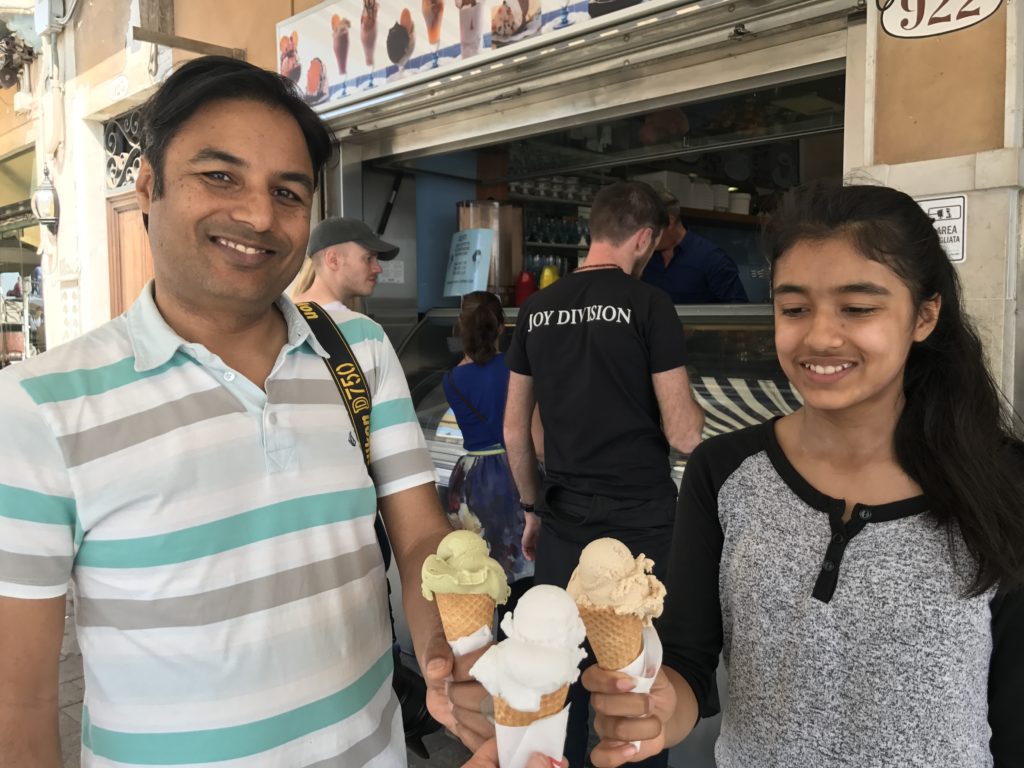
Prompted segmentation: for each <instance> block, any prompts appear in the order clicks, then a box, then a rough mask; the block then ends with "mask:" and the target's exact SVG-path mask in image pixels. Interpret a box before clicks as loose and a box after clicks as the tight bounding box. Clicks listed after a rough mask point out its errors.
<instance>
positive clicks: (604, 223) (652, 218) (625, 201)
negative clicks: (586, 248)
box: [590, 181, 668, 245]
mask: <svg viewBox="0 0 1024 768" xmlns="http://www.w3.org/2000/svg"><path fill="white" fill-rule="evenodd" d="M667 226H668V214H667V213H666V211H665V204H664V203H663V202H661V198H660V197H659V196H658V193H657V192H655V191H654V188H653V187H651V185H650V184H645V183H644V182H642V181H620V182H618V183H617V184H612V185H611V186H608V187H605V188H604V189H602V190H601V191H600V192H598V193H597V195H595V197H594V204H593V205H592V206H591V208H590V235H591V238H592V239H594V240H598V241H601V242H606V243H611V244H612V245H621V244H622V243H624V242H625V241H626V240H628V239H629V238H630V237H632V236H633V234H634V233H635V232H636V231H637V230H639V229H643V228H644V227H650V228H651V229H652V230H653V233H652V237H653V238H654V239H655V240H657V239H658V237H659V236H660V235H661V232H662V230H664V229H665V227H667Z"/></svg>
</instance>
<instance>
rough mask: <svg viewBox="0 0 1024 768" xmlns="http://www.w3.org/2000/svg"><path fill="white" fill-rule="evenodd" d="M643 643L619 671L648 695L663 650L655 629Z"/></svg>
mask: <svg viewBox="0 0 1024 768" xmlns="http://www.w3.org/2000/svg"><path fill="white" fill-rule="evenodd" d="M643 641H644V643H643V650H642V651H640V655H639V656H637V657H636V658H635V659H634V660H633V661H632V663H630V664H628V665H626V666H625V667H623V668H622V669H620V670H619V672H625V673H626V674H627V675H630V676H632V677H633V679H634V680H636V686H635V687H634V688H633V691H632V692H633V693H648V692H649V691H650V690H651V686H652V685H654V678H655V677H657V676H658V670H660V669H661V659H662V655H663V650H662V647H661V638H660V637H658V633H657V632H655V631H654V627H644V632H643ZM633 746H634V747H636V748H637V749H640V742H639V741H634V742H633ZM502 768H504V766H502Z"/></svg>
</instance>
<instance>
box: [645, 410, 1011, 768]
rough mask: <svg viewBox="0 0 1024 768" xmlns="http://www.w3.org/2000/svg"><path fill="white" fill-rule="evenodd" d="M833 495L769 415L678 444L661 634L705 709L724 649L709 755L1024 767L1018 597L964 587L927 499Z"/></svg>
mask: <svg viewBox="0 0 1024 768" xmlns="http://www.w3.org/2000/svg"><path fill="white" fill-rule="evenodd" d="M844 510H845V503H844V502H843V500H840V499H832V498H829V497H827V496H825V495H824V494H822V493H820V492H818V491H817V490H815V489H814V488H813V487H811V486H810V485H809V484H808V483H807V482H806V481H805V480H804V479H803V478H802V477H801V476H800V475H799V474H797V472H796V470H795V469H794V467H793V466H792V465H791V464H790V463H789V461H788V460H787V459H786V457H785V455H784V454H783V453H782V450H781V449H780V448H779V445H778V443H777V442H776V440H775V436H774V427H773V422H769V423H767V424H764V425H761V426H758V427H752V428H750V429H747V430H743V431H740V432H735V433H732V434H729V435H723V436H721V437H717V438H713V439H711V440H709V441H707V442H706V443H705V444H703V445H702V446H701V447H700V448H698V449H697V451H695V452H694V454H693V456H692V457H691V458H690V461H689V463H688V466H687V468H686V475H685V477H684V479H683V487H682V490H681V492H680V496H679V511H678V516H677V521H676V527H675V534H674V536H675V538H674V542H673V555H672V562H671V563H670V564H669V574H668V583H667V585H666V586H667V588H668V598H667V602H666V606H665V614H664V616H663V617H662V619H661V620H660V621H659V623H658V631H659V634H660V635H661V637H662V639H663V642H664V645H665V664H666V665H667V666H669V667H671V668H672V669H674V670H675V671H677V672H678V673H679V674H680V675H682V677H683V678H684V679H686V680H687V682H689V684H690V686H691V687H692V688H693V690H694V693H695V694H696V697H697V701H698V704H699V705H700V710H701V716H708V715H711V714H714V713H715V712H717V710H718V696H717V691H716V690H715V687H714V686H715V682H714V680H715V676H714V672H715V668H716V667H717V664H718V657H719V653H721V654H722V655H723V657H724V659H725V662H726V665H727V668H728V670H729V690H728V703H727V706H726V707H725V712H724V716H723V720H722V730H721V736H720V737H719V741H718V744H717V746H716V750H715V752H716V759H717V762H718V765H719V766H720V768H749V767H750V766H757V767H758V768H772V767H777V768H823V767H824V766H851V768H853V767H854V766H856V768H875V767H876V768H890V767H891V766H899V767H900V768H904V767H905V766H928V768H937V767H941V768H955V767H959V766H964V767H966V766H971V767H972V768H973V767H975V766H979V767H982V766H994V767H995V768H1009V767H1010V766H1024V595H1022V594H1021V592H1020V591H1019V590H1018V591H1016V592H1012V593H1005V592H1002V591H1000V592H996V591H995V590H993V591H992V592H990V593H988V594H985V595H982V596H979V597H973V598H968V597H963V595H964V594H965V588H966V586H967V584H968V583H969V581H970V576H971V574H972V563H971V561H970V558H969V556H968V555H967V554H966V552H964V551H962V550H963V549H964V548H963V546H962V544H961V543H957V542H954V545H953V546H952V547H951V545H950V540H949V537H948V536H947V534H946V531H945V529H944V528H942V527H940V526H938V525H937V524H936V522H935V520H934V519H933V518H932V517H931V516H930V515H929V514H928V503H927V499H925V498H924V497H919V498H914V499H907V500H903V501H898V502H894V503H892V504H885V505H881V506H865V505H862V504H858V505H857V506H856V507H855V508H854V514H853V518H852V519H851V520H850V521H849V522H847V523H843V522H842V516H843V512H844Z"/></svg>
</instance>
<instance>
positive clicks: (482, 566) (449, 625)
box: [421, 531, 510, 656]
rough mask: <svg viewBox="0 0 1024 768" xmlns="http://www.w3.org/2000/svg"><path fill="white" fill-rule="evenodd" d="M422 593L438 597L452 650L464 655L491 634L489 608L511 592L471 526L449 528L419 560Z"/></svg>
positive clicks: (476, 647) (491, 612)
mask: <svg viewBox="0 0 1024 768" xmlns="http://www.w3.org/2000/svg"><path fill="white" fill-rule="evenodd" d="M421 580H422V590H423V597H425V598H426V599H427V600H436V601H437V610H438V612H439V613H440V614H441V623H442V624H443V625H444V635H445V638H446V639H447V640H448V644H449V645H450V646H451V648H452V652H453V653H454V654H455V655H457V656H461V655H465V654H467V653H471V652H473V651H475V650H477V649H479V648H483V647H484V646H485V645H487V644H488V643H490V642H491V641H492V640H493V639H494V611H495V609H496V607H497V606H499V605H504V604H505V602H506V601H507V600H508V596H509V593H510V590H509V586H508V579H507V578H506V576H505V570H504V569H503V568H502V567H501V564H500V563H499V562H498V561H497V560H495V559H494V558H493V557H491V556H490V555H489V554H488V549H487V542H486V541H484V540H483V539H482V538H480V535H479V534H476V533H473V532H471V531H452V532H451V533H449V534H448V535H447V536H445V537H444V538H443V539H441V543H440V544H438V545H437V554H434V555H430V556H428V557H427V558H426V560H424V561H423V570H422V573H421Z"/></svg>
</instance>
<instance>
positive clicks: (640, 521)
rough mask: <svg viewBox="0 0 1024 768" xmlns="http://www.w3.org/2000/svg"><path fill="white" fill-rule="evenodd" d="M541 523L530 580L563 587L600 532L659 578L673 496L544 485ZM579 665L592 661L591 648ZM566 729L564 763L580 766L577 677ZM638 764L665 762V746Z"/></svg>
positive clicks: (581, 718)
mask: <svg viewBox="0 0 1024 768" xmlns="http://www.w3.org/2000/svg"><path fill="white" fill-rule="evenodd" d="M537 506H538V512H539V513H540V516H541V521H542V526H541V531H540V536H539V537H538V540H537V549H536V563H535V569H536V570H535V573H534V582H535V583H536V584H553V585H554V586H556V587H563V588H564V587H565V586H566V585H567V584H568V583H569V577H570V576H571V575H572V572H573V571H574V570H575V569H576V564H577V563H578V562H579V559H580V553H581V552H582V551H583V548H584V547H585V546H586V545H587V544H589V543H590V542H591V541H593V540H595V539H600V538H602V537H605V536H609V537H611V538H615V539H619V540H620V541H621V542H622V543H623V544H625V545H626V546H627V547H629V549H630V551H631V552H632V553H633V555H634V556H636V555H639V554H641V553H643V554H645V555H647V557H649V558H651V559H652V560H653V561H654V575H655V576H657V577H658V578H659V579H661V580H662V581H664V580H665V573H666V571H667V570H668V557H669V551H670V548H671V545H672V523H673V521H674V519H675V510H676V500H675V497H674V496H667V497H665V498H661V499H611V498H607V497H604V496H587V495H584V494H579V493H574V492H571V491H567V490H565V489H563V488H560V487H557V486H554V487H546V488H545V489H544V492H543V499H542V500H541V502H540V503H539V504H538V505H537ZM587 652H588V656H587V658H586V659H584V661H583V662H582V664H581V665H580V668H581V670H582V669H586V667H587V666H589V665H590V664H593V663H594V655H593V652H591V651H590V647H589V645H588V646H587ZM569 703H570V705H571V706H570V709H569V730H568V734H567V735H566V740H565V756H566V758H567V759H568V760H569V768H583V767H584V766H587V765H590V763H589V761H587V759H586V758H587V747H588V737H589V732H590V729H589V715H590V694H589V693H588V692H587V690H586V689H585V688H584V687H583V684H582V683H580V682H579V681H577V682H576V683H574V684H573V685H572V686H571V687H570V688H569ZM630 765H636V766H640V767H641V768H666V766H668V750H664V751H662V752H661V754H659V755H655V756H654V757H650V758H648V759H646V760H643V761H641V762H639V763H630Z"/></svg>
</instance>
